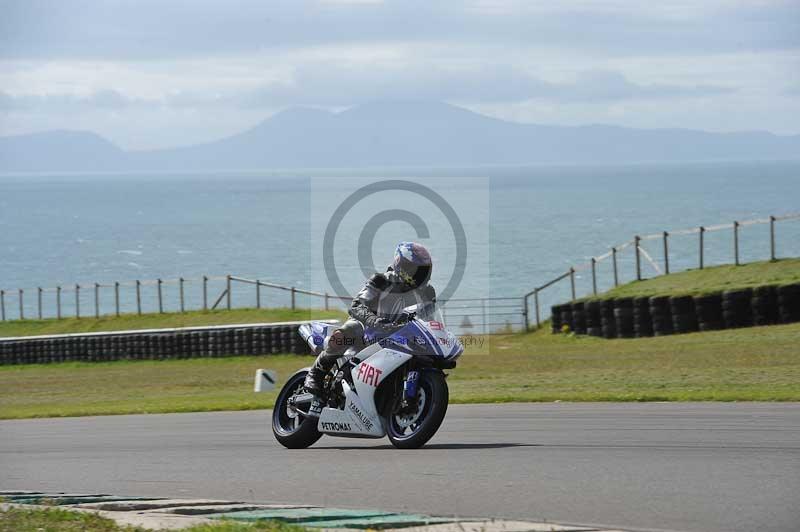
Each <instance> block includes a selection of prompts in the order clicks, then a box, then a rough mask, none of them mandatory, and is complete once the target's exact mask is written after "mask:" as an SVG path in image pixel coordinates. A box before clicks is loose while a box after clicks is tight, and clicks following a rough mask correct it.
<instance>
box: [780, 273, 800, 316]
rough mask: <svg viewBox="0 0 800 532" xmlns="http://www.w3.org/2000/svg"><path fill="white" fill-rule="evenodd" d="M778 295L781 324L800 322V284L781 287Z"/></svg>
mask: <svg viewBox="0 0 800 532" xmlns="http://www.w3.org/2000/svg"><path fill="white" fill-rule="evenodd" d="M777 293H778V306H779V309H778V310H779V316H780V321H781V323H794V322H796V321H800V283H796V284H790V285H784V286H779V287H778V288H777Z"/></svg>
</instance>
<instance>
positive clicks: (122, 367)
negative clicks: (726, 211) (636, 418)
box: [0, 324, 800, 419]
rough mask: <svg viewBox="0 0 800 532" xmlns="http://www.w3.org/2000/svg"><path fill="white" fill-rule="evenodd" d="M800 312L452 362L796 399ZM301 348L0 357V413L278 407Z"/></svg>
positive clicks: (528, 375)
mask: <svg viewBox="0 0 800 532" xmlns="http://www.w3.org/2000/svg"><path fill="white" fill-rule="evenodd" d="M798 345H800V324H791V325H773V326H769V327H752V328H747V329H733V330H725V331H715V332H707V333H692V334H684V335H675V336H665V337H658V338H641V339H630V340H605V339H602V338H594V337H586V336H569V335H552V334H550V333H549V332H548V331H546V330H540V331H538V332H534V333H529V334H517V335H508V336H500V337H492V338H489V339H488V340H487V343H485V344H484V345H483V346H482V347H472V348H469V349H468V350H467V352H466V353H465V354H464V355H463V356H462V358H461V360H460V362H459V366H458V367H457V368H456V369H454V370H452V371H450V372H449V373H450V377H449V379H448V381H449V384H450V397H451V400H452V402H454V403H477V402H481V403H487V402H488V403H492V402H513V401H555V400H562V401H800V352H798V349H797V346H798ZM311 361H312V358H311V357H307V356H296V355H277V356H254V357H232V358H217V359H191V360H163V361H137V362H127V361H120V362H104V363H83V362H76V363H63V364H44V365H19V366H0V418H5V419H12V418H30V417H55V416H78V415H99V414H131V413H154V412H199V411H211V410H248V409H258V408H268V407H271V406H272V404H273V401H274V399H275V395H276V393H277V392H269V393H262V394H255V393H253V391H252V387H253V375H254V373H255V370H256V369H257V368H270V369H273V370H275V371H277V372H278V375H279V378H280V379H279V382H282V381H283V380H285V379H286V378H287V377H288V376H289V375H290V374H291V373H293V372H294V371H295V370H296V369H298V368H300V367H302V366H306V365H309V364H310V363H311Z"/></svg>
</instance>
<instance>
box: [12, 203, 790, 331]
mask: <svg viewBox="0 0 800 532" xmlns="http://www.w3.org/2000/svg"><path fill="white" fill-rule="evenodd" d="M796 220H800V213H796V214H788V215H783V216H770V217H768V218H758V219H753V220H746V221H734V222H731V223H726V224H719V225H713V226H705V227H695V228H690V229H682V230H677V231H663V232H660V233H653V234H647V235H637V236H634V237H633V238H632V239H631V240H629V241H627V242H623V243H622V244H619V245H617V246H614V247H612V248H611V249H609V250H608V251H607V252H605V253H603V254H601V255H598V256H595V257H590V258H589V260H588V261H587V262H585V263H583V264H579V265H576V266H573V267H571V268H569V269H568V270H567V271H565V272H563V273H561V274H560V275H557V276H556V277H554V278H553V279H551V280H549V281H547V282H545V283H543V284H541V285H539V286H537V287H536V288H534V289H533V290H531V291H530V292H528V293H527V294H524V295H521V296H508V297H488V298H473V299H467V298H462V299H451V300H449V301H440V304H441V308H442V311H443V314H444V317H445V318H446V320H447V321H448V324H449V326H450V327H451V328H452V329H453V330H454V331H455V332H457V333H459V334H493V333H505V332H514V331H519V330H529V329H530V328H531V327H533V326H536V327H539V326H540V325H541V324H542V322H543V321H545V320H546V319H547V318H548V317H549V309H550V306H551V305H552V304H556V303H563V302H564V301H565V300H575V299H577V298H579V297H582V296H586V295H595V294H598V293H601V292H604V291H606V290H608V289H610V288H613V287H615V286H619V285H620V284H622V283H624V282H627V281H629V280H641V279H644V278H647V277H648V276H650V277H652V276H657V275H665V274H669V273H673V272H677V271H683V270H687V269H691V268H699V269H703V268H705V267H708V266H711V265H716V264H726V263H727V264H737V265H738V264H742V263H744V262H752V261H755V260H764V259H771V260H775V259H777V258H780V257H779V255H781V254H780V253H779V249H780V247H779V243H780V242H779V240H780V238H781V237H782V238H783V241H784V242H783V243H784V248H786V249H789V255H788V256H799V255H800V224H798V225H797V226H795V230H794V231H783V232H779V231H778V230H777V226H778V224H779V223H783V222H789V221H796ZM759 225H765V226H766V225H768V232H764V233H763V234H754V233H752V231H753V229H751V227H754V226H759ZM715 236H716V237H720V236H727V238H715ZM744 237H746V238H744ZM765 240H766V242H765ZM786 242H789V243H790V244H793V245H795V246H797V248H796V249H795V248H792V247H791V246H786V245H785V244H786ZM712 249H713V250H714V251H713V253H712V252H710V251H711V250H712ZM725 250H727V251H725ZM784 256H787V255H786V254H785V252H784ZM349 303H350V298H349V297H346V298H345V297H339V296H336V295H332V294H329V293H326V292H319V291H314V290H308V289H304V288H299V287H295V286H285V285H280V284H275V283H271V282H268V281H262V280H260V279H250V278H246V277H241V276H236V275H225V276H202V277H199V278H198V277H195V278H183V277H180V278H177V279H151V280H134V281H125V282H114V283H88V284H72V285H62V286H56V287H50V288H42V287H37V288H34V289H27V290H26V289H16V290H0V319H1V320H2V321H6V320H15V319H20V320H23V319H48V318H55V319H64V318H78V319H80V318H85V317H95V318H99V317H101V316H119V315H121V314H139V315H141V314H145V313H166V312H187V311H190V310H217V309H226V310H230V309H234V308H256V309H259V308H291V309H325V310H330V309H332V308H340V309H344V308H345V307H346V305H348V304H349Z"/></svg>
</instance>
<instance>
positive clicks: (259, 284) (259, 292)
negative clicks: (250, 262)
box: [256, 279, 261, 308]
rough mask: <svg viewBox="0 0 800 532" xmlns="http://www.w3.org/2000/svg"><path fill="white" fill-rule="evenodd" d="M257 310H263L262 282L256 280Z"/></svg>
mask: <svg viewBox="0 0 800 532" xmlns="http://www.w3.org/2000/svg"><path fill="white" fill-rule="evenodd" d="M256 308H261V281H259V280H258V279H256Z"/></svg>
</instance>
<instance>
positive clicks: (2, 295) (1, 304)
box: [0, 290, 6, 321]
mask: <svg viewBox="0 0 800 532" xmlns="http://www.w3.org/2000/svg"><path fill="white" fill-rule="evenodd" d="M0 318H2V321H6V291H5V290H0Z"/></svg>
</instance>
